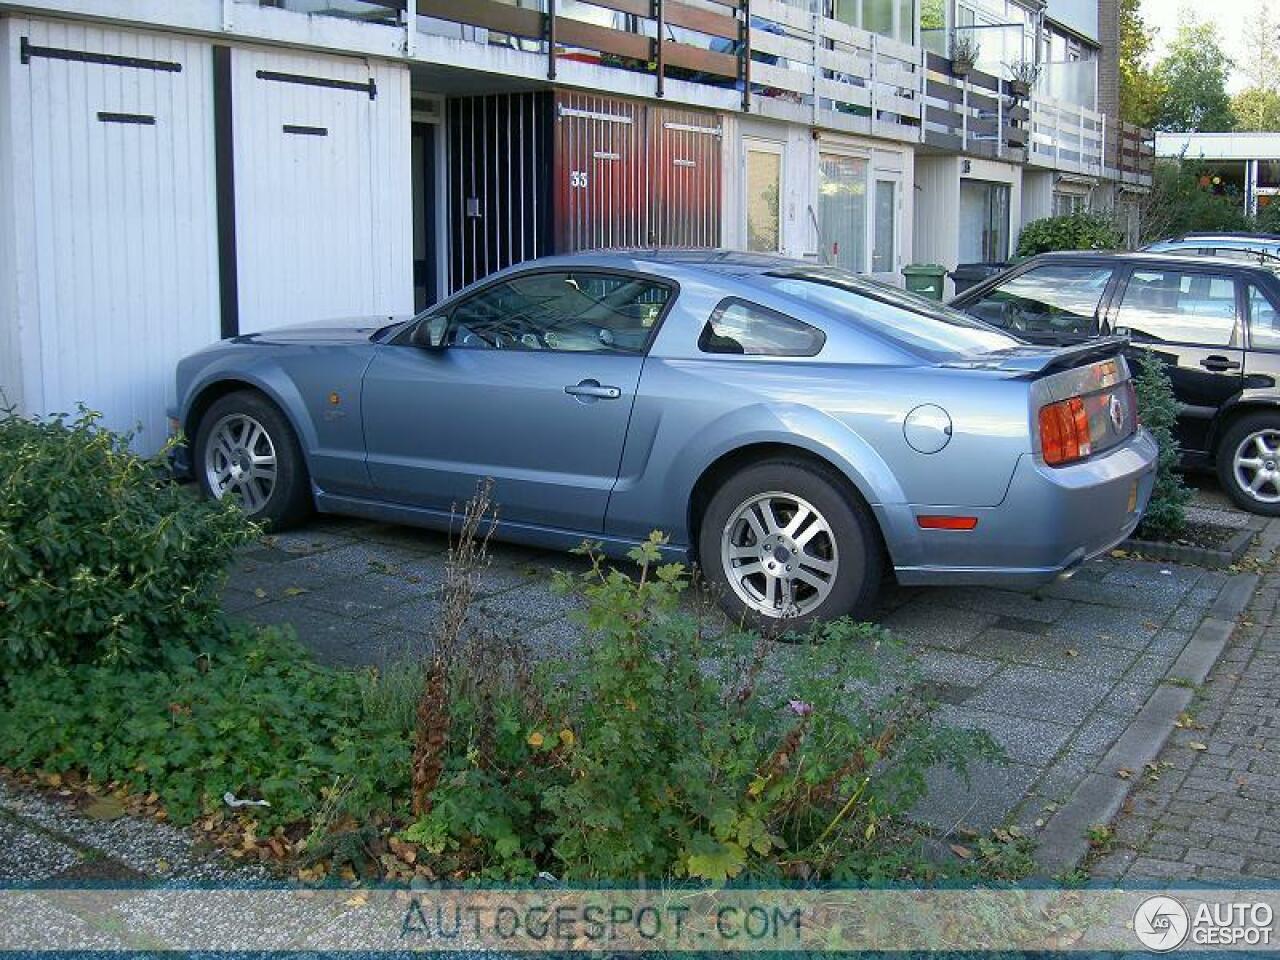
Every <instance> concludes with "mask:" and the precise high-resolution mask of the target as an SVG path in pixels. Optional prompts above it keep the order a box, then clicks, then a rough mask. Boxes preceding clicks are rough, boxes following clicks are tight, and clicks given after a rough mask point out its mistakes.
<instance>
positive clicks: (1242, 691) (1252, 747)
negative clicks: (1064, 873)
mask: <svg viewBox="0 0 1280 960" xmlns="http://www.w3.org/2000/svg"><path fill="white" fill-rule="evenodd" d="M1275 528H1276V523H1275V522H1274V521H1273V524H1272V527H1271V529H1270V530H1269V531H1268V533H1272V531H1274V530H1275ZM1271 539H1272V540H1273V541H1274V539H1275V537H1274V535H1273V536H1272V537H1271ZM1261 550H1262V556H1261V560H1262V562H1263V564H1264V566H1263V577H1262V581H1261V583H1260V584H1259V586H1258V589H1257V591H1256V592H1255V593H1254V596H1253V601H1252V603H1251V604H1250V606H1249V608H1248V609H1247V611H1246V612H1245V614H1244V615H1243V616H1242V617H1241V618H1240V621H1239V624H1238V626H1237V628H1236V630H1235V632H1234V634H1233V635H1232V637H1231V639H1230V641H1229V642H1228V644H1227V647H1226V649H1225V650H1224V652H1223V654H1222V657H1221V659H1220V660H1219V661H1218V664H1217V666H1216V667H1214V669H1213V672H1212V673H1211V674H1210V676H1209V679H1208V680H1207V682H1206V683H1205V684H1204V685H1203V686H1202V687H1201V688H1200V689H1199V690H1198V691H1197V693H1196V696H1195V698H1194V699H1193V701H1192V705H1191V707H1190V709H1189V711H1188V713H1189V714H1190V723H1189V724H1187V725H1184V726H1183V727H1182V728H1181V729H1178V730H1175V731H1174V734H1173V736H1172V737H1171V738H1170V740H1169V742H1168V743H1167V744H1166V745H1165V748H1164V750H1163V751H1162V753H1161V754H1160V757H1159V759H1158V761H1157V763H1158V767H1159V769H1158V770H1156V771H1154V777H1155V778H1153V776H1152V774H1153V772H1151V771H1147V772H1144V774H1143V782H1142V783H1141V784H1139V786H1138V787H1137V789H1136V790H1135V791H1134V793H1133V795H1132V796H1131V797H1130V799H1129V801H1128V802H1127V803H1126V805H1125V808H1124V809H1123V811H1122V812H1121V814H1120V816H1119V817H1118V818H1117V820H1116V822H1115V824H1114V840H1113V843H1114V846H1113V848H1112V849H1111V850H1110V851H1109V852H1108V853H1106V854H1104V855H1102V856H1100V857H1097V858H1096V859H1095V861H1094V862H1093V863H1092V864H1091V865H1090V873H1091V875H1092V876H1093V878H1094V879H1099V880H1120V879H1124V880H1130V881H1132V880H1202V881H1221V880H1237V881H1241V880H1246V881H1247V880H1248V879H1249V878H1260V879H1269V880H1277V879H1280V563H1278V562H1277V559H1280V545H1277V544H1275V543H1274V542H1272V543H1271V544H1264V546H1263V547H1262V548H1261ZM1135 775H1136V774H1135Z"/></svg>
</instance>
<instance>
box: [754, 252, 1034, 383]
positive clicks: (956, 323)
mask: <svg viewBox="0 0 1280 960" xmlns="http://www.w3.org/2000/svg"><path fill="white" fill-rule="evenodd" d="M765 278H766V279H767V280H768V281H769V282H770V285H771V286H772V287H773V289H775V290H777V291H778V292H779V293H784V294H786V295H788V296H791V297H795V298H796V299H798V300H804V301H807V302H809V303H814V304H817V305H818V306H821V307H825V308H826V309H828V310H831V311H832V312H834V313H836V314H838V315H840V316H845V317H849V318H851V319H853V320H854V321H856V322H857V323H858V324H860V325H861V326H863V327H864V328H866V329H868V330H870V331H871V332H873V333H875V334H877V335H878V336H882V337H884V338H885V339H887V340H891V341H892V342H894V343H897V344H900V345H901V346H903V347H905V348H906V349H908V350H910V351H911V352H912V353H915V354H918V355H920V356H922V357H924V358H925V359H928V360H933V361H936V362H944V361H948V360H959V359H963V358H965V357H971V356H975V355H978V354H984V353H992V352H994V351H997V350H1008V349H1011V348H1013V347H1017V346H1019V345H1021V343H1022V341H1021V340H1018V339H1017V338H1016V337H1012V336H1010V335H1009V334H1007V333H1004V332H1003V331H1000V330H997V329H996V328H995V327H992V326H989V325H988V324H985V323H983V322H982V321H981V320H976V319H974V318H973V317H971V316H969V315H968V314H966V313H961V312H960V311H959V310H953V309H951V308H950V307H945V306H943V305H942V304H940V303H938V302H937V301H936V300H930V299H928V298H926V297H922V296H919V295H917V294H914V293H908V292H906V291H905V290H900V289H898V288H897V287H891V286H889V285H888V284H884V283H877V282H876V281H874V280H866V279H863V278H861V277H858V276H857V275H856V274H852V273H847V272H845V271H843V270H831V269H827V270H785V271H784V270H779V271H774V272H771V273H767V274H765Z"/></svg>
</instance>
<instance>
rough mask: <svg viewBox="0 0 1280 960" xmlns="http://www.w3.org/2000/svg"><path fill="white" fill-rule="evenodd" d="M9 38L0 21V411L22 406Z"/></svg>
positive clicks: (13, 131) (13, 129)
mask: <svg viewBox="0 0 1280 960" xmlns="http://www.w3.org/2000/svg"><path fill="white" fill-rule="evenodd" d="M10 45H11V44H10V39H9V35H8V32H7V30H6V27H5V24H4V22H3V21H0V411H3V410H5V409H8V408H9V407H17V408H19V409H21V407H22V394H23V387H22V352H21V341H20V338H19V329H18V314H17V309H18V304H17V284H18V276H17V270H16V266H17V264H16V262H15V260H16V257H17V243H18V235H17V229H18V225H17V224H16V223H15V222H14V214H13V202H14V192H13V159H14V158H13V150H12V148H11V145H12V144H13V142H14V140H15V138H16V131H15V128H14V127H15V125H14V116H13V114H14V104H13V81H12V78H11V77H10V70H11V66H10V60H11V58H10V53H9V50H10Z"/></svg>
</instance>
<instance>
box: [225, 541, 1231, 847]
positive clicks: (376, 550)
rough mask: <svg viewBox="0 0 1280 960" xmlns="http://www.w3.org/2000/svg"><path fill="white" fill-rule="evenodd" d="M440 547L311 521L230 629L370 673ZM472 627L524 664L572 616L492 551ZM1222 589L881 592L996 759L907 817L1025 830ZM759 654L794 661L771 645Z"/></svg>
mask: <svg viewBox="0 0 1280 960" xmlns="http://www.w3.org/2000/svg"><path fill="white" fill-rule="evenodd" d="M447 546H448V544H447V540H446V538H445V537H443V536H442V535H440V534H436V533H431V532H427V531H422V530H415V529H412V528H407V527H399V526H392V525H387V524H375V523H368V522H363V521H354V520H340V519H334V518H318V519H317V520H315V521H313V522H312V523H311V524H309V525H308V526H307V527H305V528H303V529H301V530H298V531H294V532H291V533H288V534H282V535H280V536H277V537H274V538H271V539H270V540H269V541H268V542H267V543H266V544H264V545H262V546H259V547H257V548H255V549H254V550H251V551H248V552H246V553H245V554H244V556H243V557H242V559H241V561H240V563H239V564H238V565H237V567H236V570H235V572H234V574H233V577H232V580H231V582H230V585H229V587H228V589H227V591H226V594H225V604H226V607H227V609H228V611H229V612H231V613H232V614H233V615H234V616H236V617H239V618H243V619H245V620H247V621H250V622H253V623H257V624H291V625H292V626H293V627H294V628H295V629H296V630H297V631H298V634H299V637H300V639H301V640H302V641H303V642H304V643H305V644H307V645H308V646H309V647H310V648H311V649H313V650H314V651H315V652H316V654H317V656H319V657H320V658H321V659H323V660H326V661H328V662H331V663H334V664H343V665H367V664H373V665H377V664H382V663H386V662H387V661H388V660H393V659H395V658H396V657H397V656H403V655H405V654H406V653H412V652H414V651H420V650H421V649H423V648H424V646H425V645H426V644H427V643H428V642H429V637H430V634H431V630H432V628H433V626H434V623H435V619H436V616H437V614H438V611H439V605H438V600H437V594H438V591H439V588H440V585H441V583H442V580H443V576H444V568H445V551H446V550H447ZM493 555H494V559H493V564H492V566H491V568H490V569H489V570H488V571H486V573H485V575H484V578H483V581H482V585H481V592H482V595H481V597H480V599H479V600H478V608H479V613H480V617H479V618H478V619H480V620H481V621H483V622H484V623H485V624H486V626H487V627H488V628H489V629H491V630H494V631H496V632H498V633H499V634H504V633H509V634H512V635H515V634H519V635H521V636H523V637H524V638H525V639H526V641H527V642H528V643H529V645H530V647H531V648H532V649H533V650H534V651H535V653H536V652H537V651H538V650H540V649H546V650H556V651H559V652H566V651H571V650H573V649H574V647H575V646H577V645H580V644H581V643H582V640H583V638H582V631H581V628H580V626H579V625H578V623H577V622H576V621H575V619H574V618H573V616H572V614H573V612H574V610H575V608H576V601H575V600H573V599H572V598H566V597H563V596H559V595H557V594H556V593H555V592H553V591H552V590H551V589H550V586H549V584H550V573H549V571H550V570H551V569H562V570H563V569H581V560H580V559H578V558H574V557H572V556H568V555H565V554H556V553H546V552H542V551H535V550H528V549H524V548H520V547H512V546H509V545H504V544H495V545H494V546H493ZM1228 578H1229V574H1228V573H1225V572H1221V571H1212V570H1205V569H1201V568H1197V567H1189V566H1178V565H1174V564H1168V563H1146V562H1140V561H1136V560H1134V559H1132V558H1115V557H1107V558H1104V559H1101V560H1098V561H1094V562H1092V563H1090V564H1087V565H1086V566H1085V567H1084V568H1083V569H1081V570H1080V571H1079V572H1078V573H1077V574H1076V576H1075V577H1073V578H1072V579H1070V580H1067V581H1064V582H1061V583H1057V584H1054V585H1052V586H1049V587H1047V588H1045V589H1043V590H1042V591H1040V592H1038V593H1035V594H1028V593H1017V592H1011V591H1004V590H992V589H982V588H955V589H931V590H930V589H902V588H891V589H888V590H886V592H885V595H884V598H883V603H882V605H881V609H880V611H879V613H878V615H877V619H879V620H880V621H881V622H882V623H883V624H884V625H885V626H886V627H888V628H889V629H890V630H891V631H893V633H894V634H895V635H897V636H898V637H899V638H901V639H902V640H904V641H905V642H906V644H907V645H908V647H909V648H910V650H911V651H912V652H913V653H914V654H915V655H916V656H917V658H918V660H919V664H920V667H921V669H922V670H923V672H924V676H925V679H926V680H927V681H928V682H929V683H930V684H931V685H932V688H933V692H934V694H935V695H936V697H937V698H938V700H939V701H940V702H941V703H942V708H941V709H942V715H943V717H944V719H946V720H947V721H949V722H951V723H953V724H955V725H957V726H963V727H978V728H982V729H985V730H987V731H989V732H990V733H991V734H992V736H993V737H994V738H995V739H996V740H997V741H998V742H999V743H1000V744H1001V745H1002V746H1003V747H1004V748H1005V750H1006V752H1007V753H1008V756H1009V760H1010V762H1009V763H1008V764H1007V765H1004V766H998V767H985V766H984V767H982V768H980V769H977V770H975V771H974V775H973V778H972V780H971V782H969V783H965V782H963V781H962V780H960V779H957V778H956V777H955V776H953V775H951V774H949V773H946V772H943V771H940V772H938V773H937V774H936V775H935V776H934V777H933V784H932V791H931V795H930V797H929V799H928V800H927V802H926V803H925V804H924V805H923V806H922V807H921V808H920V810H919V811H918V814H919V815H920V817H921V818H922V819H924V820H925V821H927V822H928V823H930V824H932V825H933V826H934V827H936V828H937V829H939V830H942V831H950V830H951V829H953V828H955V827H957V826H965V827H968V828H971V829H975V830H979V831H985V830H987V829H990V828H992V827H995V826H998V825H1001V824H1004V823H1007V822H1010V821H1015V820H1016V821H1017V822H1019V823H1020V824H1021V825H1022V826H1023V827H1025V828H1027V829H1028V830H1029V831H1033V832H1034V830H1035V829H1036V826H1037V821H1042V820H1044V819H1045V818H1046V817H1047V816H1048V815H1049V811H1052V810H1053V809H1054V807H1055V805H1058V804H1061V803H1063V802H1064V801H1065V800H1066V799H1067V798H1068V797H1069V796H1070V795H1071V793H1072V791H1073V790H1074V789H1075V787H1076V785H1077V784H1078V783H1079V782H1080V781H1081V780H1082V779H1083V778H1085V777H1087V776H1088V775H1089V774H1091V773H1093V772H1095V768H1096V767H1097V765H1098V763H1099V761H1100V760H1101V758H1102V757H1103V756H1104V755H1105V753H1106V751H1107V750H1108V748H1109V747H1110V746H1111V745H1112V743H1114V741H1115V740H1116V739H1117V738H1118V737H1119V736H1120V734H1121V733H1122V732H1123V731H1124V730H1125V728H1126V727H1127V726H1128V724H1129V723H1130V721H1131V720H1132V719H1133V717H1134V716H1135V715H1136V714H1137V712H1138V711H1139V710H1140V709H1141V708H1142V706H1143V705H1144V704H1145V703H1146V701H1147V700H1148V698H1149V697H1150V696H1151V694H1152V693H1153V692H1154V691H1155V690H1156V689H1157V687H1158V686H1159V685H1160V684H1161V682H1162V680H1163V678H1164V676H1165V674H1166V672H1167V671H1168V669H1169V667H1170V666H1171V664H1172V663H1173V662H1174V660H1175V659H1176V658H1177V656H1178V655H1179V653H1180V652H1181V651H1182V649H1183V647H1184V646H1186V644H1187V641H1188V638H1189V637H1190V636H1191V634H1192V633H1193V632H1194V631H1195V629H1196V628H1197V626H1199V624H1200V622H1201V620H1202V619H1203V618H1204V615H1205V612H1206V610H1207V609H1208V608H1209V607H1210V605H1211V604H1213V602H1214V601H1215V599H1216V598H1217V597H1218V595H1219V593H1220V592H1221V590H1222V589H1223V587H1224V585H1225V584H1226V583H1227V581H1228ZM779 647H780V648H785V649H779V650H778V651H777V653H776V654H775V655H776V656H777V657H785V656H790V655H794V653H795V649H796V648H793V647H787V645H779Z"/></svg>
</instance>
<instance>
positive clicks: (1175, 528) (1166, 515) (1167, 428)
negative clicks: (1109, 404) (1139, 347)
mask: <svg viewBox="0 0 1280 960" xmlns="http://www.w3.org/2000/svg"><path fill="white" fill-rule="evenodd" d="M1136 366H1137V370H1136V371H1135V375H1134V378H1133V386H1134V389H1135V390H1136V391H1137V394H1138V416H1139V417H1140V418H1141V419H1142V425H1143V426H1144V427H1146V428H1147V430H1148V431H1149V432H1150V433H1151V435H1152V436H1153V437H1154V438H1155V441H1156V443H1157V445H1159V447H1160V459H1159V461H1158V463H1157V466H1156V483H1155V488H1154V489H1153V490H1152V492H1151V502H1150V503H1149V504H1148V505H1147V512H1146V513H1145V514H1144V515H1143V518H1142V524H1141V525H1140V526H1139V528H1138V536H1139V537H1141V538H1145V539H1149V540H1163V539H1167V538H1169V537H1176V536H1178V534H1180V533H1181V532H1182V530H1183V528H1184V527H1185V526H1186V523H1187V503H1188V502H1189V501H1190V499H1191V491H1190V490H1188V489H1187V487H1186V486H1185V485H1184V484H1183V482H1182V475H1181V474H1180V473H1179V472H1178V469H1177V468H1178V460H1179V457H1180V454H1179V451H1178V441H1177V440H1176V439H1174V435H1173V430H1174V426H1175V424H1176V423H1177V419H1178V402H1177V401H1176V400H1175V399H1174V398H1173V384H1172V383H1171V382H1170V380H1169V375H1168V374H1167V373H1166V372H1165V369H1164V364H1162V363H1161V362H1160V361H1159V360H1158V359H1157V358H1156V357H1154V356H1153V355H1152V354H1151V353H1150V352H1149V351H1144V352H1142V353H1141V354H1139V355H1138V357H1137V362H1136Z"/></svg>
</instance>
